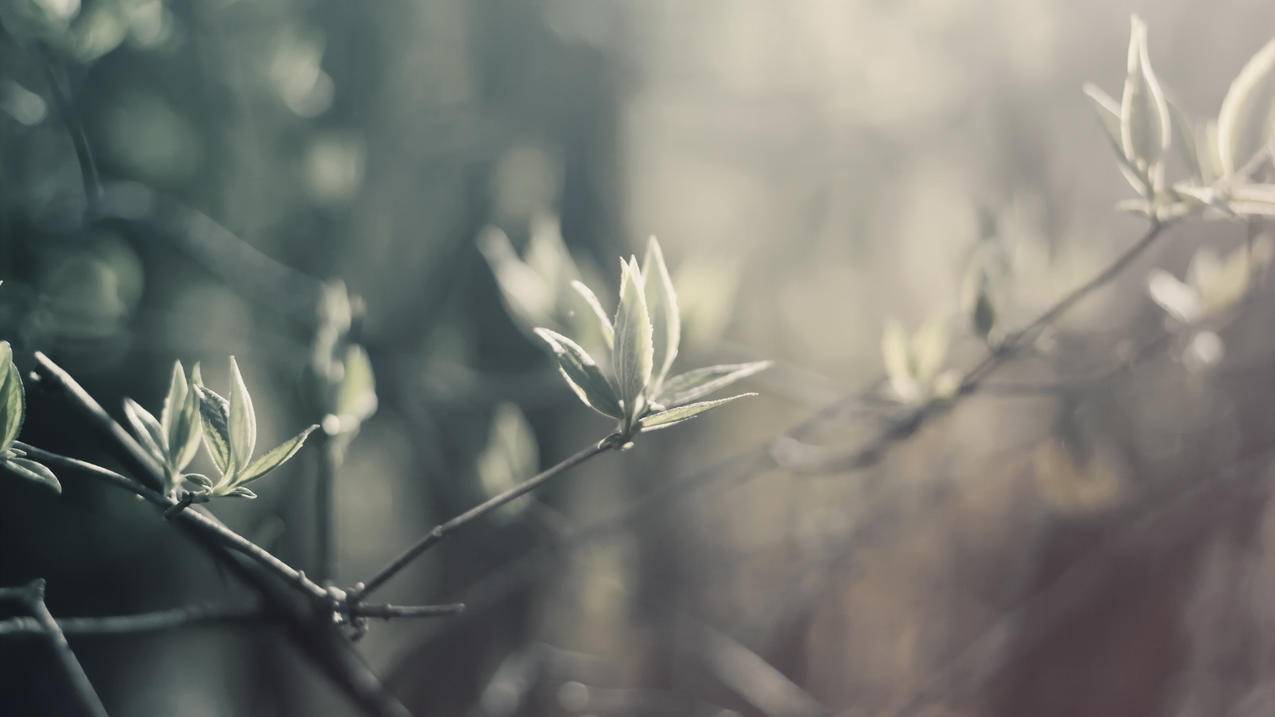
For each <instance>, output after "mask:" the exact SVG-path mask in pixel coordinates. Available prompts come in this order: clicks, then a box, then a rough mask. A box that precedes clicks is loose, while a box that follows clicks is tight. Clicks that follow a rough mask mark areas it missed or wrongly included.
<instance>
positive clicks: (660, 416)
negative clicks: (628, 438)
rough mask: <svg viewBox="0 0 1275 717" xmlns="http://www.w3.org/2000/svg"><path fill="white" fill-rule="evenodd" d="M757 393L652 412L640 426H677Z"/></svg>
mask: <svg viewBox="0 0 1275 717" xmlns="http://www.w3.org/2000/svg"><path fill="white" fill-rule="evenodd" d="M756 395H757V394H755V393H741V394H739V395H738V396H730V397H729V398H719V399H717V400H715V401H701V402H699V403H691V404H687V405H685V406H678V407H677V408H670V409H669V410H667V411H661V412H659V413H652V414H650V415H649V416H646V417H644V418H642V420H640V421H638V426H639V427H640V429H641V430H642V431H643V432H645V431H658V430H660V429H663V428H668V427H670V426H675V425H677V424H679V423H681V422H682V421H685V420H688V419H691V418H694V417H696V416H698V415H700V414H701V413H704V412H705V411H711V410H713V409H714V408H717V407H718V406H724V405H725V404H727V403H730V402H731V401H735V400H738V399H741V398H748V397H749V396H756Z"/></svg>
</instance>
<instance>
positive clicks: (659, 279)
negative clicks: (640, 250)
mask: <svg viewBox="0 0 1275 717" xmlns="http://www.w3.org/2000/svg"><path fill="white" fill-rule="evenodd" d="M642 276H643V277H645V278H646V303H647V309H648V310H649V311H650V316H651V329H652V346H653V349H654V353H653V358H652V362H653V366H654V368H653V373H652V378H651V386H652V388H653V390H656V391H658V390H659V388H660V385H661V384H662V383H663V381H664V378H665V377H666V376H668V373H669V370H670V369H671V368H672V367H673V360H674V359H675V358H677V349H678V344H679V343H680V342H681V340H682V316H681V313H680V310H679V309H678V305H677V292H676V291H675V290H674V288H673V277H672V276H670V275H669V271H668V265H667V264H665V262H664V251H663V250H662V249H660V242H659V241H658V240H657V239H656V238H655V237H651V239H650V241H649V242H648V243H647V245H646V256H645V257H644V258H643V259H642Z"/></svg>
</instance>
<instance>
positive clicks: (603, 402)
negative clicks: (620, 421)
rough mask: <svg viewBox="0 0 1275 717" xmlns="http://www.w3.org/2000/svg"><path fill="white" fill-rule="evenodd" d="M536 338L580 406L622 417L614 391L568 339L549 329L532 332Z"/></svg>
mask: <svg viewBox="0 0 1275 717" xmlns="http://www.w3.org/2000/svg"><path fill="white" fill-rule="evenodd" d="M536 335H537V336H539V337H540V338H542V339H544V342H545V343H547V344H549V348H550V349H552V350H553V353H554V356H555V357H556V358H557V359H558V371H559V372H560V373H561V374H562V378H563V380H565V381H566V382H567V385H568V386H570V387H571V390H572V391H574V392H575V394H576V396H578V397H579V398H580V400H581V401H583V402H584V405H586V406H588V407H589V408H592V409H593V410H595V411H597V412H598V413H601V414H602V415H604V416H610V417H611V418H621V417H623V415H624V414H623V412H622V411H621V410H620V402H619V398H618V397H617V396H616V395H615V389H613V388H612V387H611V384H610V383H608V382H607V379H606V376H604V375H602V369H600V368H598V364H597V363H596V362H595V361H594V360H593V357H592V356H590V355H589V352H587V351H585V350H584V349H583V348H581V347H580V345H579V344H577V343H576V342H574V341H572V340H571V339H569V338H567V337H566V336H563V335H562V334H559V333H557V332H555V331H550V330H549V329H544V328H540V329H536Z"/></svg>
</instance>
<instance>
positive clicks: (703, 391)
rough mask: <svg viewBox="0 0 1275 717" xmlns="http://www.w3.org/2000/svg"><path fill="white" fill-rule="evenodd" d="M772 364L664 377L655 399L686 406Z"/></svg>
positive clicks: (739, 365) (726, 366)
mask: <svg viewBox="0 0 1275 717" xmlns="http://www.w3.org/2000/svg"><path fill="white" fill-rule="evenodd" d="M770 366H771V362H770V361H754V362H752V363H736V364H722V365H720V366H709V367H707V368H697V369H695V370H693V371H687V372H686V373H681V374H678V375H676V376H673V377H672V378H669V379H668V380H667V381H665V382H664V387H663V389H661V390H660V393H659V394H658V396H657V397H656V399H655V402H656V403H659V404H660V405H662V406H664V407H665V408H677V407H678V406H684V405H686V404H688V403H692V402H694V401H698V400H699V399H701V398H704V397H705V396H709V395H712V394H714V393H716V392H718V391H720V390H722V389H723V388H726V387H727V386H729V385H731V384H733V383H735V382H736V381H742V380H743V379H746V378H748V377H749V376H752V375H753V374H755V373H760V372H761V371H764V370H766V369H768V368H770Z"/></svg>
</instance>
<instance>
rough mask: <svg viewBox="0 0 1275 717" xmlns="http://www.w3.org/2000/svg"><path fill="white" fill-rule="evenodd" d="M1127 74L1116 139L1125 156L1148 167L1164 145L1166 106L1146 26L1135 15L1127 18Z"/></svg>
mask: <svg viewBox="0 0 1275 717" xmlns="http://www.w3.org/2000/svg"><path fill="white" fill-rule="evenodd" d="M1130 25H1131V29H1130V34H1129V58H1128V67H1127V71H1128V74H1127V75H1126V76H1125V84H1124V94H1123V96H1122V99H1121V103H1120V143H1121V146H1122V147H1123V148H1124V153H1125V156H1126V157H1128V158H1129V161H1130V162H1132V163H1133V164H1134V165H1135V166H1137V167H1138V168H1139V169H1141V170H1143V171H1144V172H1146V171H1149V170H1150V169H1151V168H1152V167H1153V166H1154V165H1155V164H1156V163H1158V162H1159V161H1160V158H1161V157H1162V156H1163V154H1164V150H1166V149H1168V146H1169V138H1170V131H1171V130H1170V127H1169V122H1170V120H1169V108H1168V105H1167V103H1166V102H1165V99H1164V93H1163V92H1161V90H1160V82H1159V80H1157V79H1156V76H1155V72H1154V71H1153V70H1152V69H1151V60H1150V58H1149V57H1148V54H1147V26H1146V24H1145V23H1143V22H1142V19H1141V18H1139V17H1138V16H1136V15H1135V16H1134V17H1133V18H1131V20H1130Z"/></svg>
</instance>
